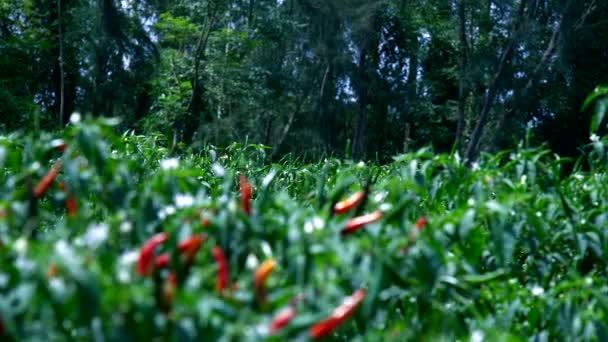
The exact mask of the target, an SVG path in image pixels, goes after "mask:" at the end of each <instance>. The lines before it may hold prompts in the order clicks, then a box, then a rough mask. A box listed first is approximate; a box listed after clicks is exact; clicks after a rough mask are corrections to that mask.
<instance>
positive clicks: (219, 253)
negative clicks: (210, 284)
mask: <svg viewBox="0 0 608 342" xmlns="http://www.w3.org/2000/svg"><path fill="white" fill-rule="evenodd" d="M211 253H212V254H213V258H214V259H215V263H216V265H217V272H218V273H217V283H216V288H217V291H218V292H222V291H223V290H224V289H225V288H226V286H228V278H229V270H228V261H227V260H226V256H225V255H224V251H223V250H222V248H221V247H219V246H215V247H213V250H212V251H211Z"/></svg>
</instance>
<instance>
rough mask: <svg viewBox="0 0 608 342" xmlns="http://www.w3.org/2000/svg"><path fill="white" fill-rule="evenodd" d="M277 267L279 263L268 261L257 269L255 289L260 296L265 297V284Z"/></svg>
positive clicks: (272, 260)
mask: <svg viewBox="0 0 608 342" xmlns="http://www.w3.org/2000/svg"><path fill="white" fill-rule="evenodd" d="M276 265H277V262H276V261H275V260H274V259H268V260H266V261H264V262H263V263H262V264H261V265H260V266H259V267H258V268H257V269H256V271H255V275H254V287H255V292H256V294H257V295H258V296H263V295H264V283H265V282H266V278H268V276H269V275H270V273H271V272H272V270H273V269H274V268H275V266H276Z"/></svg>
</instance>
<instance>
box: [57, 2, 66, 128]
mask: <svg viewBox="0 0 608 342" xmlns="http://www.w3.org/2000/svg"><path fill="white" fill-rule="evenodd" d="M57 13H58V17H57V24H58V26H59V83H60V85H59V88H60V89H59V127H60V128H61V127H63V123H64V108H65V72H64V70H63V69H64V65H63V60H64V57H63V25H62V19H63V18H62V14H61V13H62V12H61V0H57Z"/></svg>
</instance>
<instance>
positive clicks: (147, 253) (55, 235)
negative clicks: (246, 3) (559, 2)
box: [0, 120, 608, 341]
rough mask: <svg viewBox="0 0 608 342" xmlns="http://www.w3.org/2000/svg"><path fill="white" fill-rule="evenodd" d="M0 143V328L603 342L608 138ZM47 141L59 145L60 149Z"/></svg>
mask: <svg viewBox="0 0 608 342" xmlns="http://www.w3.org/2000/svg"><path fill="white" fill-rule="evenodd" d="M114 124H115V123H114V122H112V121H111V120H96V121H91V120H84V121H82V122H80V123H77V124H74V125H71V126H69V127H68V128H67V129H66V131H65V132H64V133H63V135H62V136H50V135H48V136H47V135H43V136H42V137H36V138H33V137H29V136H25V135H18V134H14V135H11V136H5V137H2V138H1V139H0V334H1V336H2V340H6V341H9V340H13V341H27V340H39V339H50V340H82V341H149V340H152V341H164V340H173V341H195V340H208V341H248V340H254V341H255V340H277V341H279V340H295V341H307V340H313V339H326V340H340V341H347V340H348V341H351V340H355V341H384V340H393V341H408V340H413V341H440V340H445V341H455V340H459V341H468V340H471V341H482V340H487V341H524V340H534V341H552V340H563V341H606V340H608V324H607V323H606V322H608V316H607V313H608V284H607V281H606V279H607V271H608V269H607V266H608V264H607V262H606V258H607V256H608V255H607V254H608V229H607V228H608V221H607V220H608V214H607V213H608V211H607V209H608V176H607V175H608V174H607V172H606V163H607V161H608V159H607V155H606V151H605V147H606V143H607V142H608V141H607V140H599V141H596V142H593V143H592V144H590V145H589V151H588V153H587V155H586V157H585V158H584V159H581V162H580V163H578V164H576V165H575V167H574V170H573V171H571V172H568V173H566V172H564V171H563V170H562V168H563V164H564V162H565V160H564V159H560V158H559V157H558V156H555V155H553V154H551V153H549V152H548V151H547V150H546V149H545V148H543V147H528V146H526V145H521V146H520V147H519V148H518V149H517V150H514V151H507V152H503V153H499V154H495V155H483V156H482V157H481V159H480V160H479V162H478V163H477V164H474V165H473V166H472V167H468V166H467V165H465V163H464V161H463V160H461V159H460V158H459V157H458V155H457V154H451V155H447V154H433V153H432V152H431V151H429V150H420V151H418V152H415V153H411V154H405V155H400V156H396V157H395V160H394V161H393V162H392V163H390V164H388V165H382V166H379V165H374V164H369V163H368V164H364V163H357V162H352V161H341V160H337V159H328V160H324V161H322V162H319V163H315V164H310V163H305V162H303V161H299V160H294V159H290V158H285V159H283V160H282V161H281V162H278V163H270V162H267V159H266V154H265V151H266V148H265V147H264V146H258V145H247V146H243V145H237V144H235V145H232V146H229V147H228V148H225V149H216V148H213V147H205V148H202V149H200V150H196V151H194V150H183V149H182V150H180V151H177V153H173V154H172V153H171V152H170V151H169V150H168V149H167V148H166V147H165V146H166V142H165V141H163V140H162V139H161V137H155V136H152V137H150V136H148V137H141V136H136V135H133V134H124V135H116V134H114V133H113V132H114V130H115V127H114V126H113V125H114ZM57 146H61V148H57Z"/></svg>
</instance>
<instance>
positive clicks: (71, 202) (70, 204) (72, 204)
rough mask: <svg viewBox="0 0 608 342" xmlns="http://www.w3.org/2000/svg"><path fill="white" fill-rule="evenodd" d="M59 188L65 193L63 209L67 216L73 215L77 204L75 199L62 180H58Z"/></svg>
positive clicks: (76, 209)
mask: <svg viewBox="0 0 608 342" xmlns="http://www.w3.org/2000/svg"><path fill="white" fill-rule="evenodd" d="M59 189H61V190H62V191H64V192H65V193H66V198H65V209H66V211H67V213H68V217H74V216H75V215H76V213H77V212H78V204H77V203H76V199H75V198H74V196H73V195H72V194H70V193H68V191H67V187H66V186H65V183H64V182H59Z"/></svg>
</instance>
